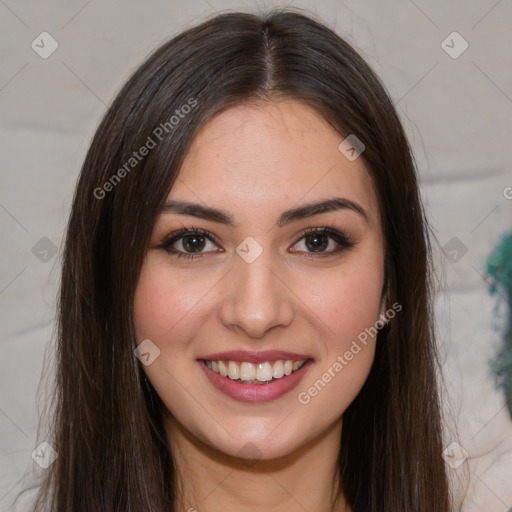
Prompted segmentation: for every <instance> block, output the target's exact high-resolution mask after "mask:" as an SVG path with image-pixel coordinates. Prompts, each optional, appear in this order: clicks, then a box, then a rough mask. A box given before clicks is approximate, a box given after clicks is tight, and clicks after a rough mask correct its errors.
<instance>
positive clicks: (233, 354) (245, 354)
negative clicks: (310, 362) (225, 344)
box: [198, 350, 312, 364]
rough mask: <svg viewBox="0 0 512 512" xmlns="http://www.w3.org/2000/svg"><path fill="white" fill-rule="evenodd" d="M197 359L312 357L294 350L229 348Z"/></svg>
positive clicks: (261, 361) (248, 359)
mask: <svg viewBox="0 0 512 512" xmlns="http://www.w3.org/2000/svg"><path fill="white" fill-rule="evenodd" d="M198 359H204V360H207V361H237V362H239V363H242V362H244V361H245V362H247V363H253V364H258V363H264V362H266V361H279V360H283V361H288V360H291V361H304V360H305V359H312V357H311V356H310V355H307V354H297V353H295V352H285V351H284V350H262V351H259V352H255V351H249V350H230V351H228V352H216V353H215V354H209V355H206V356H200V357H198Z"/></svg>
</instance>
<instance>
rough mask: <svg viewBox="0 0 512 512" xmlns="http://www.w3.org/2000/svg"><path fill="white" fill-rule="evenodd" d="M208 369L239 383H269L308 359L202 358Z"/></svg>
mask: <svg viewBox="0 0 512 512" xmlns="http://www.w3.org/2000/svg"><path fill="white" fill-rule="evenodd" d="M202 361H203V362H204V363H205V364H206V366H207V367H208V368H210V370H212V371H214V372H215V373H217V374H218V375H220V376H221V377H226V378H229V379H231V380H232V381H234V382H238V383H239V384H257V385H258V384H259V385H261V384H270V383H271V382H275V381H278V380H280V379H283V378H284V377H287V376H288V375H291V374H292V373H294V372H296V371H298V370H300V369H301V368H302V367H303V366H304V364H306V362H307V361H308V359H302V360H300V361H294V360H290V359H288V360H284V359H279V360H276V361H265V362H262V363H249V362H245V361H244V362H238V361H222V360H219V361H211V360H208V359H203V360H202Z"/></svg>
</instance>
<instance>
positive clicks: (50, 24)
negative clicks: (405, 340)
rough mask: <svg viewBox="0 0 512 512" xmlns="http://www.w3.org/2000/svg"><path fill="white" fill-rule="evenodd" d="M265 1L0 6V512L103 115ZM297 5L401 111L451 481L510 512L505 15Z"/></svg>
mask: <svg viewBox="0 0 512 512" xmlns="http://www.w3.org/2000/svg"><path fill="white" fill-rule="evenodd" d="M275 5H279V4H278V3H277V2H270V1H269V2H259V3H258V4H249V3H247V2H239V1H232V2H229V1H225V0H187V1H186V2H185V1H178V0H175V1H163V0H152V1H149V2H136V1H134V0H128V1H127V0H125V1H123V2H121V1H116V0H107V1H99V0H90V1H87V0H68V1H66V2H65V1H63V0H60V1H58V0H53V1H47V2H36V1H34V0H21V1H15V0H0V34H1V35H0V41H1V44H0V62H1V65H0V119H1V125H0V130H1V134H0V144H1V146H0V155H1V157H0V169H1V171H0V228H1V233H2V238H1V267H0V315H1V322H0V351H1V352H0V353H1V356H0V510H7V509H8V507H9V506H10V504H11V501H12V499H13V498H14V496H15V495H16V493H17V491H18V490H19V485H20V484H19V480H20V479H21V478H22V476H23V473H24V472H25V471H26V470H33V469H34V465H35V463H34V462H33V461H32V459H31V452H32V451H33V450H34V448H35V446H36V444H37V442H39V441H40V439H39V438H38V437H37V431H36V427H37V419H38V414H39V411H38V404H37V402H36V398H37V395H36V393H37V389H38V386H39V384H40V378H41V372H42V370H43V357H44V351H45V349H46V348H47V347H48V346H49V343H50V341H51V340H52V336H53V334H52V332H53V331H52V328H53V319H54V315H55V296H56V292H57V283H58V278H59V264H60V262H59V259H58V258H59V256H58V254H57V255H53V254H52V252H51V247H52V244H54V246H55V247H56V248H57V249H58V248H60V244H61V241H62V238H63V231H64V227H65V222H66V218H67V215H68V211H69V207H70V202H71V198H72V192H73V187H74V185H75V181H76V178H77V175H78V172H79V169H80V166H81V163H82V160H83V158H84V156H85V152H86V150H87V147H88V144H89V141H90V139H91V137H92V135H93V132H94V130H95V128H96V126H97V123H98V121H99V119H100V117H101V116H102V114H103V113H104V112H105V109H106V105H108V104H109V102H110V101H111V100H112V99H113V97H114V95H115V93H116V91H117V90H118V89H119V87H120V86H121V85H122V84H123V82H124V81H125V80H126V79H127V78H128V76H129V74H130V73H131V71H132V70H133V69H134V67H136V66H137V65H138V64H139V63H140V62H141V61H142V59H143V58H144V57H145V56H146V55H147V53H148V52H149V51H151V50H152V49H153V48H154V47H155V46H157V45H159V44H160V43H161V42H162V41H163V40H164V39H167V38H168V37H170V36H172V35H174V34H175V33H177V32H179V31H181V30H182V29H183V28H185V27H187V26H189V25H190V24H192V23H195V22H198V21H200V20H201V19H203V18H204V17H205V16H209V15H211V14H212V13H214V12H215V11H222V10H225V9H236V10H252V11H254V10H255V9H256V7H261V8H263V7H265V6H266V7H270V6H275ZM292 5H294V6H300V7H305V8H308V9H310V10H312V11H313V12H316V13H317V14H319V15H320V16H321V17H322V18H323V20H324V21H325V22H327V23H328V24H330V25H331V26H333V27H334V28H335V29H336V30H337V31H338V33H339V34H341V35H342V36H344V37H345V38H346V39H348V41H349V42H351V43H352V44H353V45H354V46H355V47H356V48H357V49H359V51H361V53H362V54H363V55H364V56H365V57H366V59H367V60H368V62H369V63H370V64H371V65H372V66H373V67H374V69H375V70H376V71H377V73H378V74H379V75H380V76H381V77H382V79H383V81H384V83H385V84H386V86H387V87H388V89H389V91H390V93H391V95H392V97H393V98H394V99H395V102H396V105H397V108H398V111H399V113H400V115H401V117H402V119H403V121H404V123H405V126H406V128H407V131H408V134H409V137H410V140H411V143H412V145H413V148H414V151H415V155H416V158H417V162H418V165H419V169H420V174H421V178H422V193H423V196H424V199H425V203H426V205H427V208H428V213H429V215H430V219H431V222H432V225H433V228H434V230H435V232H436V235H437V238H438V241H439V246H437V251H436V265H437V268H438V269H439V272H440V274H442V273H444V274H445V281H444V286H443V287H441V289H440V292H439V294H438V301H437V310H438V331H439V336H440V343H441V348H442V354H443V367H444V371H445V378H446V383H447V392H448V398H447V400H446V408H447V410H449V411H452V414H454V415H455V416H454V417H455V420H456V422H457V426H458V429H459V433H458V436H456V437H455V436H452V437H453V439H452V438H450V437H449V436H448V439H449V440H453V441H457V442H458V443H459V444H460V445H461V446H463V447H464V449H465V450H466V451H467V452H468V454H469V459H468V460H467V461H466V462H464V463H463V464H462V465H461V466H460V467H459V468H457V469H454V470H451V473H452V476H453V477H454V478H459V477H461V476H463V475H464V474H466V475H467V476H469V477H470V487H469V490H468V494H467V498H466V501H465V504H464V509H463V510H464V511H465V512H473V511H475V512H476V511H483V510H485V511H489V512H491V511H493V512H506V511H508V510H509V509H510V508H511V507H512V485H511V484H512V423H511V421H510V418H509V417H508V413H507V410H506V408H505V403H504V397H503V395H502V394H501V393H500V392H498V391H497V390H496V389H495V388H494V385H493V380H492V376H491V374H490V371H489V366H488V360H489V359H491V358H493V357H494V355H495V352H496V349H497V346H498V344H499V342H500V332H499V330H497V329H498V328H499V323H497V321H496V318H495V316H494V313H493V307H494V304H495V298H494V297H490V296H489V294H488V292H487V285H486V283H485V281H484V280H483V278H482V274H483V271H484V264H485V261H486V259H487V257H488V255H489V254H490V252H491V251H492V248H493V247H494V246H495V245H496V244H497V242H498V237H499V234H500V233H503V232H505V231H507V230H510V229H511V224H512V222H511V221H512V217H511V212H512V200H510V199H509V200H507V198H506V197H505V195H504V194H503V191H504V189H505V188H506V187H509V186H512V170H511V169H512V152H511V151H510V147H511V135H512V131H511V128H512V58H511V55H510V53H511V50H512V31H511V30H510V27H511V25H512V3H511V2H510V1H506V0H500V1H496V0H481V1H471V2H469V1H465V2H462V1H457V2H449V3H448V2H444V1H442V0H439V1H432V0H417V1H415V2H413V1H412V0H392V1H388V2H386V3H384V2H377V1H373V2H372V1H369V0H362V1H356V0H350V1H343V2H342V1H340V0H321V1H318V2H315V3H313V1H312V0H310V1H307V2H292ZM43 31H46V32H48V33H49V34H51V36H52V37H53V38H54V39H55V40H56V41H57V42H58V48H57V50H56V51H55V52H54V53H53V54H52V55H51V56H50V57H49V58H47V59H43V58H41V57H40V56H39V55H38V54H37V53H36V52H35V51H34V50H33V49H32V48H31V43H32V41H34V40H35V39H36V37H37V36H38V35H39V34H40V33H41V32H43ZM453 31H457V32H458V33H460V34H461V36H462V37H463V38H464V40H466V41H467V43H468V44H469V47H468V48H467V50H466V51H465V52H464V53H462V55H460V56H459V57H458V58H452V57H451V56H449V55H448V53H446V51H445V50H444V49H443V47H442V44H441V43H442V41H443V40H445V38H446V37H447V36H448V35H449V34H451V33H452V32H453ZM38 40H40V39H38ZM446 44H448V45H450V46H453V48H452V49H451V51H452V52H457V51H458V50H460V49H461V48H462V46H461V42H460V41H457V39H454V40H453V43H452V42H451V38H449V39H448V41H447V43H446ZM47 45H48V40H47ZM47 45H46V48H48V46H47ZM40 51H42V49H40ZM43 237H46V238H47V239H49V240H50V241H51V244H49V242H48V241H43V242H40V243H42V244H43V248H45V247H46V248H47V249H50V252H49V253H48V255H47V257H48V258H49V260H48V261H47V262H44V261H40V259H38V258H37V257H36V256H35V255H34V254H33V252H32V248H33V247H34V246H35V244H36V243H38V242H39V241H40V240H41V238H43ZM452 237H457V239H459V240H460V242H462V243H463V244H464V245H465V246H466V247H467V254H465V255H464V256H463V257H462V258H461V259H460V260H459V261H458V262H451V261H449V259H448V258H447V257H446V256H445V254H444V252H443V251H442V250H441V246H443V245H444V244H446V243H447V242H448V240H450V239H451V238H452ZM45 244H46V245H45ZM42 407H44V403H40V404H39V410H40V409H41V408H42ZM36 469H37V468H36ZM17 510H25V509H23V507H22V506H21V505H19V506H18V508H17Z"/></svg>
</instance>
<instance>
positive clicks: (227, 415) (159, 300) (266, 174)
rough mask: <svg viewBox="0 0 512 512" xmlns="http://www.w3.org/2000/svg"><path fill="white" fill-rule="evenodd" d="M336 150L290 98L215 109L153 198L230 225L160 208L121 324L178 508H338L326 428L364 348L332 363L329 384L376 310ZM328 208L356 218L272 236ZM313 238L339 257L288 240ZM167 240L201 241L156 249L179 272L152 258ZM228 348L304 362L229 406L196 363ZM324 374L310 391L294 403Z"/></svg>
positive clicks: (367, 251) (366, 248) (361, 181)
mask: <svg viewBox="0 0 512 512" xmlns="http://www.w3.org/2000/svg"><path fill="white" fill-rule="evenodd" d="M342 140H343V137H341V136H340V135H339V134H338V133H337V132H336V131H334V130H333V128H332V127H331V126H330V125H329V124H327V123H326V121H325V120H323V118H322V117H321V116H319V115H318V114H317V113H316V112H315V111H314V110H312V109H311V108H309V107H307V106H305V105H303V104H301V103H299V102H296V101H292V100H289V101H280V102H271V103H265V104H261V105H254V104H251V105H249V104H246V105H240V106H236V107H231V108H229V109H227V110H225V111H224V112H222V113H220V114H219V115H217V116H216V117H214V118H213V119H212V120H210V121H209V122H208V123H207V124H206V125H205V126H204V127H203V128H202V130H201V131H200V132H199V134H198V135H197V136H196V138H195V139H194V141H193V144H192V146H191V148H190V150H189V152H188V154H187V156H186V158H185V161H184V164H183V166H182V168H181V170H180V174H179V176H178V179H177V180H176V182H175V183H174V185H173V187H172V189H171V191H170V192H169V194H168V200H174V201H186V202H190V203H198V204H200V205H202V206H207V207H209V208H215V209H220V210H222V211H224V212H225V213H227V214H229V215H230V216H231V217H233V222H234V225H233V226H229V225H226V224H223V223H221V222H216V221H215V220H213V219H204V218H199V217H194V216H192V215H190V214H183V213H176V212H174V211H163V212H162V213H161V214H160V215H159V216H158V218H157V220H156V224H155V226H154V229H153V232H152V237H151V242H150V248H149V250H148V252H147V254H146V258H145V261H144V263H143V267H142V270H141V274H140V278H139V282H138V285H137V290H136V294H135V303H134V312H135V325H136V329H137V334H138V336H139V342H141V341H142V340H144V339H150V340H151V341H152V343H154V345H156V346H157V347H158V348H159V350H160V355H159V356H158V357H157V358H156V359H155V360H154V362H153V363H152V364H150V365H149V366H144V371H145V372H146V374H147V377H148V379H149V380H150V382H151V384H152V385H153V387H154V388H155V390H156V391H157V393H158V394H159V396H160V397H161V399H162V401H163V403H164V404H165V407H166V411H165V413H166V414H165V418H166V419H165V426H166V430H167V436H168V440H169V445H170V447H171V450H172V454H173V458H174V460H175V461H176V465H177V467H178V471H179V474H180V475H181V479H180V482H181V489H180V491H179V501H180V504H179V506H180V507H181V509H182V510H193V509H194V508H195V509H196V510H198V511H201V512H216V511H223V512H226V511H228V512H229V511H235V510H244V511H247V512H252V511H256V510H257V511H261V510H265V511H266V512H277V511H282V510H287V511H288V512H296V511H297V512H299V511H301V512H303V511H304V510H308V511H318V512H328V511H329V512H330V511H348V510H350V508H349V507H348V506H347V504H346V503H345V501H344V499H343V496H341V497H340V499H339V500H338V501H337V502H336V504H335V505H334V506H332V505H331V501H332V500H331V497H332V496H336V495H337V494H338V490H337V487H336V476H337V474H336V465H337V457H338V453H339V451H340V436H341V429H342V415H343V412H344V411H345V410H346V408H347V407H348V406H349V405H350V403H351V402H352V401H353V400H354V398H355V397H356V396H357V394H358V392H359V391H360V389H361V388H362V386H363V384H364V382H365V380H366V378H367V376H368V373H369V371H370V367H371V364H372V362H373V358H374V348H375V337H372V336H370V337H368V341H367V343H366V345H362V344H359V345H361V348H362V350H360V351H359V352H358V353H357V354H356V355H354V356H353V358H351V360H349V361H347V360H345V359H344V361H345V363H346V364H345V363H344V364H343V369H342V371H337V370H336V371H333V366H334V363H335V362H336V361H339V359H338V357H339V356H343V355H344V354H346V352H347V351H349V350H350V347H351V344H352V343H353V341H354V340H357V336H358V335H359V334H360V333H361V332H363V331H364V329H365V328H369V327H371V326H374V325H375V322H376V321H377V320H378V318H379V314H382V313H383V312H384V311H385V305H384V304H383V303H382V301H381V291H382V287H383V278H384V245H383V236H382V231H381V219H380V217H379V211H378V202H377V198H376V195H375V192H374V189H373V186H372V182H371V179H370V177H369V175H368V172H367V170H366V168H365V164H364V162H363V160H362V158H357V159H355V160H353V161H350V160H349V159H347V158H346V157H345V155H343V154H342V153H341V152H340V150H339V149H338V146H339V144H340V142H341V141H342ZM333 198H343V199H348V200H350V201H352V202H353V203H357V205H359V206H360V207H361V209H362V210H364V214H365V215H363V214H361V213H359V212H357V211H355V210H354V209H351V208H339V209H336V210H333V211H329V212H323V213H320V214H315V215H310V216H308V217H306V218H300V219H297V218H296V219H292V220H291V221H290V222H288V223H285V224H284V225H282V226H276V222H277V220H278V218H279V217H280V215H281V214H282V213H283V212H284V211H285V210H289V209H292V208H298V207H301V206H304V205H307V204H311V203H315V202H320V201H325V200H328V199H333ZM324 227H329V228H330V229H331V230H335V231H338V232H341V233H343V234H345V235H346V236H347V237H348V238H349V240H350V241H353V242H355V245H353V246H351V247H344V246H343V245H340V244H338V242H337V241H336V240H335V239H333V238H332V237H331V235H330V233H328V234H324V233H320V234H319V235H318V234H317V235H316V238H315V235H313V236H311V235H309V236H305V237H304V236H302V235H303V233H304V231H305V230H306V229H307V228H318V229H321V228H324ZM183 228H189V229H192V228H194V229H196V228H200V229H203V230H206V231H207V232H208V233H211V234H212V235H214V236H215V238H216V239H209V238H208V237H203V238H202V239H200V240H199V242H200V243H199V246H195V247H199V250H198V253H199V256H197V254H198V253H196V252H192V251H194V249H193V248H194V245H193V243H192V244H190V243H189V244H185V245H184V242H185V239H184V238H181V239H179V240H177V241H174V242H172V248H173V249H174V250H175V251H177V252H181V253H184V254H187V253H188V254H191V253H192V254H194V255H196V257H194V258H193V259H187V258H185V257H180V258H177V257H176V255H175V254H174V253H172V252H171V253H170V252H168V251H166V250H165V249H164V248H162V247H159V245H160V244H161V243H162V241H163V240H164V239H165V238H166V237H168V236H169V235H170V234H172V233H173V232H175V231H177V230H179V229H183ZM197 236H201V234H199V235H198V234H197V233H196V237H197ZM247 237H252V239H254V240H255V241H256V242H257V244H259V247H261V249H262V252H261V254H260V255H259V256H258V257H257V258H256V259H255V260H254V261H252V262H250V263H249V262H248V261H247V260H245V259H244V258H242V257H241V256H240V255H239V253H237V252H236V249H237V247H238V246H239V245H240V244H241V242H242V241H244V240H245V239H246V238H247ZM190 240H192V242H196V243H197V241H198V239H197V238H195V239H194V236H190V234H189V238H188V241H189V242H190ZM315 242H317V243H318V242H319V245H320V246H321V249H320V250H319V251H315V247H318V246H315V245H314V243H315ZM191 247H192V249H191ZM337 247H338V248H342V250H341V251H339V252H335V250H336V248H337ZM251 250H253V249H251ZM237 349H242V350H250V351H263V350H285V351H289V352H294V353H300V354H308V355H310V356H311V358H312V364H311V366H310V367H309V368H308V369H307V371H306V373H305V374H304V377H303V378H302V380H301V381H300V383H299V384H298V385H297V387H295V388H294V389H292V390H290V391H289V392H287V393H285V394H284V395H282V396H280V397H278V398H276V399H273V400H269V401H261V402H243V401H239V400H236V399H234V398H232V397H230V396H227V395H226V394H224V393H222V392H220V391H219V390H218V389H217V388H216V387H215V386H214V385H212V383H211V382H210V380H209V379H208V378H207V376H206V375H205V371H203V369H202V368H201V366H200V364H199V362H198V357H199V356H201V355H204V354H212V353H213V352H222V351H230V350H237ZM338 368H339V366H338ZM329 369H330V376H331V377H330V379H329V378H324V383H325V382H326V381H327V380H328V382H327V383H326V384H325V386H323V387H322V388H321V390H320V391H318V392H317V393H315V392H314V391H313V392H311V393H309V394H308V390H309V389H310V388H311V387H312V386H314V384H315V382H317V381H318V380H319V379H322V376H323V375H324V374H325V373H326V372H329ZM225 378H228V377H225ZM300 393H302V395H300V396H302V397H303V398H302V401H301V400H299V394H300ZM304 397H306V398H307V397H309V400H306V399H305V398H304ZM306 402H307V403H306Z"/></svg>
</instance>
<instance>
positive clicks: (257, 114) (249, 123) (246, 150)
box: [168, 101, 378, 222]
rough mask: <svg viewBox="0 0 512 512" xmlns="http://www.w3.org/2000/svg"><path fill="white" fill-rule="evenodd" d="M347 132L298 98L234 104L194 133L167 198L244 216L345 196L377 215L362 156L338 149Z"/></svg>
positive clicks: (372, 216) (373, 215)
mask: <svg viewBox="0 0 512 512" xmlns="http://www.w3.org/2000/svg"><path fill="white" fill-rule="evenodd" d="M343 139H344V137H343V136H341V135H340V134H338V133H337V132H336V131H335V130H334V129H333V128H332V127H331V126H330V125H329V124H328V123H327V122H326V121H325V120H324V119H323V118H322V117H321V116H320V115H319V114H318V113H317V112H316V111H315V110H313V109H312V108H310V107H308V106H306V105H304V104H302V103H299V102H297V101H281V102H272V103H265V104H261V105H254V104H242V105H237V106H234V107H230V108H228V109H226V110H224V111H222V112H221V113H220V114H218V115H217V116H215V117H214V118H213V119H211V120H210V121H209V122H208V123H206V124H205V126H203V128H202V129H201V130H200V132H199V133H198V134H197V135H196V137H195V139H194V141H193V142H192V145H191V147H190V149H189V151H188V153H187V155H186V157H185V160H184V162H183V165H182V168H181V169H180V172H179V176H178V179H177V180H176V182H175V184H174V186H173V188H172V189H171V191H170V193H169V196H168V198H169V199H175V200H188V201H194V202H198V201H199V202H203V203H206V204H208V205H209V206H212V205H217V206H222V207H223V208H224V209H229V210H233V211H234V212H236V211H239V215H238V216H237V218H243V216H244V215H245V216H250V215H251V212H258V213H263V212H265V213H272V212H274V213H276V214H277V212H281V211H282V210H284V209H285V208H286V207H287V206H290V205H295V204H300V203H308V202H311V201H313V200H317V199H329V198H331V197H335V196H337V197H346V198H347V199H350V200H353V201H356V202H358V203H359V204H361V205H362V206H363V207H364V209H365V210H366V211H367V213H368V216H369V217H370V219H369V220H370V221H371V222H378V205H377V198H376V196H375V193H374V189H373V184H372V180H371V178H370V176H369V174H368V171H367V169H366V166H365V164H364V161H363V159H362V158H357V159H356V160H353V161H351V160H349V159H347V158H346V157H345V155H344V154H343V153H341V152H340V150H339V149H338V146H339V144H340V143H341V141H342V140H343ZM228 206H229V208H228Z"/></svg>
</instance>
